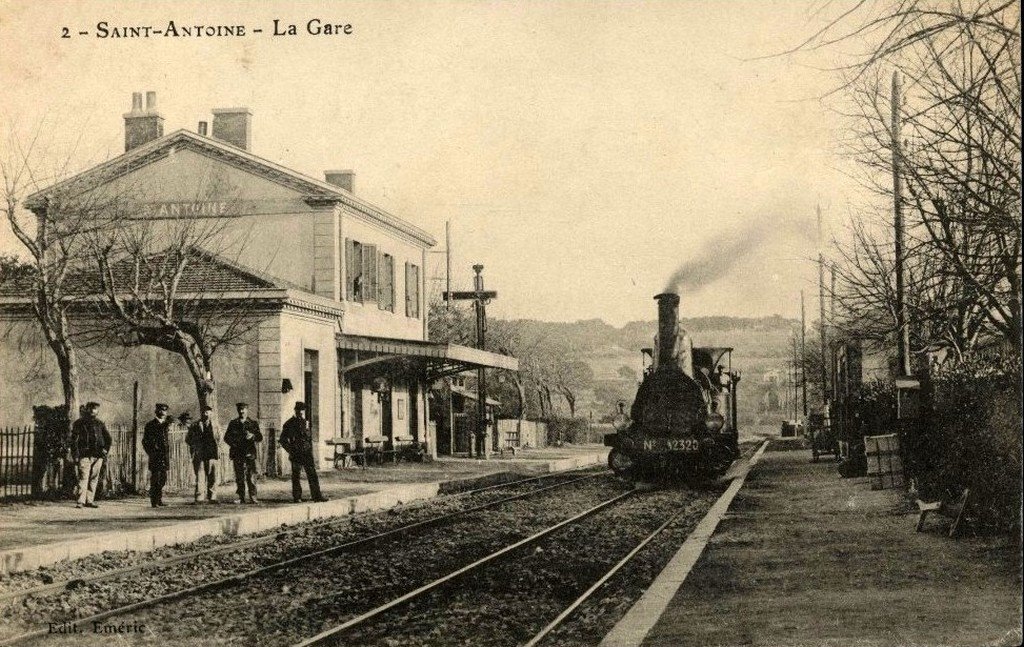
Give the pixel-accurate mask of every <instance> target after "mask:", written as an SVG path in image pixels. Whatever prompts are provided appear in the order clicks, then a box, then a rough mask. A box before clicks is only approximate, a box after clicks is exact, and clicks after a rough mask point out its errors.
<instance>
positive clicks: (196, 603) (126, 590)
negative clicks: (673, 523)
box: [0, 477, 629, 645]
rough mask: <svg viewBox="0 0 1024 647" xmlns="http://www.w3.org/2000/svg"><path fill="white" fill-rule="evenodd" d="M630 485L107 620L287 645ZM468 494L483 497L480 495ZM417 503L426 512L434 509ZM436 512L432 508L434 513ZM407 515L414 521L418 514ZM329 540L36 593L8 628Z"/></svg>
mask: <svg viewBox="0 0 1024 647" xmlns="http://www.w3.org/2000/svg"><path fill="white" fill-rule="evenodd" d="M628 488H629V486H628V485H627V484H625V483H623V482H621V481H619V480H617V479H614V478H611V477H599V478H596V479H591V480H588V481H584V482H582V483H580V484H576V485H571V486H567V487H566V488H564V489H559V490H555V491H552V492H547V493H541V494H538V495H537V496H536V497H532V498H530V499H527V500H523V501H515V502H509V503H505V504H501V505H500V506H498V507H497V508H495V509H493V510H486V511H479V512H474V513H469V514H467V515H465V516H464V517H459V518H457V519H453V520H451V521H447V522H444V523H442V524H439V525H437V526H431V527H427V528H422V529H417V530H416V531H415V532H414V533H413V534H411V535H405V536H401V537H397V538H385V539H381V540H380V541H378V542H375V543H374V544H373V545H371V546H363V547H360V548H357V549H354V550H353V551H352V552H346V553H345V554H343V555H338V556H334V557H324V558H315V559H312V560H309V561H307V562H303V563H301V564H298V565H294V566H292V567H290V569H289V570H288V571H281V572H272V573H269V574H265V575H262V576H259V577H255V578H253V579H251V580H247V581H245V582H244V583H242V584H239V585H236V586H232V587H230V588H227V589H224V590H220V591H212V592H206V593H202V594H199V595H196V596H193V597H190V598H188V599H185V600H180V601H175V602H172V603H168V604H165V605H162V606H160V607H158V608H152V609H144V610H139V611H137V612H134V613H132V614H130V615H129V616H127V617H123V618H117V619H114V620H111V621H109V623H108V624H111V625H114V626H116V625H117V624H118V621H121V622H122V623H124V625H128V626H139V625H141V626H143V627H145V629H144V630H142V631H141V632H139V633H135V634H134V635H131V637H130V640H129V642H130V643H131V644H159V645H162V644H168V643H170V642H172V641H182V642H185V643H187V644H195V643H196V642H201V643H203V644H239V645H250V644H254V643H257V642H258V643H259V644H287V643H290V642H293V641H294V640H296V639H298V638H301V637H304V636H309V635H313V634H315V633H318V632H319V631H321V630H323V629H324V628H327V627H329V626H332V625H334V624H337V623H338V622H341V621H343V620H344V619H345V618H347V617H351V616H353V615H356V614H358V613H360V612H362V611H364V610H366V609H369V608H372V607H374V606H377V605H379V604H382V603H384V602H386V601H387V600H390V599H392V598H394V597H397V596H398V595H401V594H402V593H404V592H406V591H408V590H411V589H413V588H416V587H417V586H419V585H421V584H423V583H425V582H427V581H429V580H431V579H433V578H434V577H436V576H437V575H438V574H443V573H447V572H450V571H452V570H455V569H457V568H459V567H460V566H463V565H465V564H466V563H469V562H470V561H473V560H475V559H478V558H479V557H482V556H484V555H486V554H488V553H490V552H492V551H493V550H496V549H498V548H500V547H502V546H505V545H507V544H509V543H513V542H515V541H517V540H519V539H521V538H523V537H525V536H528V535H529V534H532V533H533V532H536V531H538V530H540V529H542V528H544V527H546V526H548V525H551V524H552V523H555V522H557V521H559V520H561V519H564V518H567V517H569V516H572V515H573V514H576V513H578V512H580V511H582V510H584V509H586V508H588V507H591V506H593V505H595V504H596V503H597V502H599V501H601V500H604V499H607V498H610V497H611V496H613V495H614V494H616V493H621V492H623V491H626V490H627V489H628ZM503 494H504V492H503ZM470 499H471V500H472V501H473V502H474V503H475V502H476V497H471V498H470ZM418 512H420V513H422V514H423V516H424V517H425V516H428V515H427V514H426V510H423V509H420V510H418ZM436 513H437V511H436V510H434V511H433V514H436ZM387 516H388V515H375V516H374V517H369V518H366V519H352V520H351V528H352V529H355V530H357V531H358V532H357V534H358V535H360V536H367V535H370V534H373V531H379V529H377V528H374V530H373V531H370V528H371V527H373V526H377V525H380V524H383V525H388V524H389V522H390V524H391V525H392V526H394V525H396V524H394V522H393V521H390V520H388V519H387V518H386V517H387ZM430 516H432V515H430ZM382 517H383V518H382ZM403 521H404V522H405V523H408V522H409V521H410V519H404V520H403ZM327 540H330V543H332V544H333V543H339V541H343V540H344V537H341V536H339V535H338V534H333V535H328V536H327V537H324V536H322V534H321V533H317V532H315V530H314V529H310V532H308V533H302V532H299V533H290V534H286V535H284V536H283V537H282V538H281V539H280V540H279V541H276V542H273V543H271V544H267V545H264V546H260V547H253V548H249V549H242V550H240V551H238V553H231V554H219V555H217V556H215V559H203V558H199V559H196V560H190V561H189V562H186V563H183V564H179V565H176V566H173V567H169V568H167V569H161V570H159V571H153V572H149V571H147V572H146V573H145V576H144V577H141V576H138V575H137V576H136V577H134V578H118V579H117V580H110V581H100V582H90V583H85V584H82V585H81V586H77V587H74V588H71V589H69V590H65V591H63V592H62V593H61V594H60V595H54V596H48V597H45V598H29V599H27V600H24V601H23V602H21V603H20V604H19V605H16V606H14V605H11V606H8V608H7V609H4V612H3V614H0V620H3V621H4V622H3V623H2V624H4V625H6V626H7V627H9V628H11V629H9V630H6V633H7V635H10V634H12V633H17V632H18V631H17V630H18V629H21V630H24V629H25V628H26V623H33V624H34V625H35V626H38V625H39V623H46V622H52V621H54V620H55V619H58V618H64V617H70V616H74V617H83V616H87V615H91V614H93V613H96V612H98V611H100V610H103V609H107V608H112V607H114V606H121V605H124V604H128V603H132V602H135V601H138V600H141V599H147V598H152V597H156V596H157V595H161V594H163V593H165V592H167V591H171V590H178V589H181V588H185V587H188V586H194V585H196V584H199V583H202V582H204V581H210V580H212V579H216V578H218V577H223V576H226V575H230V574H234V573H238V572H242V571H245V570H249V569H251V568H253V567H256V566H259V565H260V564H262V563H266V562H269V561H276V560H277V559H280V558H281V557H282V556H289V555H291V554H295V553H304V552H310V550H312V549H315V548H317V547H321V546H322V544H325V543H328V541H327ZM317 542H319V544H317ZM311 543H312V544H313V545H311ZM264 551H266V552H264ZM268 553H272V555H271V554H268ZM19 625H20V627H19ZM101 629H102V628H101ZM79 630H80V632H82V633H81V634H80V635H78V636H76V637H75V644H85V645H88V644H105V643H107V642H108V641H109V640H110V636H109V635H107V634H104V633H102V632H101V633H93V632H92V628H91V627H84V626H83V627H80V628H79ZM129 633H133V632H132V631H129ZM119 635H121V636H122V637H124V635H123V634H119ZM65 642H66V641H65V640H63V637H61V636H55V635H50V636H45V637H43V638H41V639H39V640H38V641H37V644H44V643H45V644H65Z"/></svg>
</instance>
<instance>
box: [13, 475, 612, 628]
mask: <svg viewBox="0 0 1024 647" xmlns="http://www.w3.org/2000/svg"><path fill="white" fill-rule="evenodd" d="M602 475H603V472H598V473H595V474H589V475H586V476H581V477H579V478H575V479H571V480H568V481H563V482H561V483H556V484H554V485H548V486H546V487H542V488H540V489H538V490H531V491H529V492H525V493H523V494H517V495H515V496H510V497H505V498H502V499H498V500H496V501H489V502H487V503H483V504H481V505H478V506H473V507H471V508H466V509H465V510H458V511H456V512H450V513H447V514H444V515H440V516H436V517H430V518H429V519H423V520H421V521H417V522H414V523H411V524H407V525H405V526H400V527H398V528H392V529H391V530H386V531H384V532H380V533H377V534H375V535H370V536H367V537H361V538H359V539H354V540H351V541H347V542H345V543H342V544H338V545H335V546H331V547H329V548H324V549H321V550H317V551H313V552H311V553H305V554H302V555H298V556H296V557H292V558H289V559H286V560H281V561H277V562H273V563H272V564H267V565H265V566H261V567H259V568H255V569H253V570H250V571H245V572H243V573H237V574H235V575H229V576H227V577H223V578H221V579H219V580H212V581H210V582H205V583H203V584H199V585H196V586H193V587H189V588H187V589H179V590H177V591H172V592H170V593H165V594H164V595H160V596H157V597H155V598H149V599H147V600H141V601H139V602H135V603H132V604H128V605H125V606H123V607H116V608H114V609H108V610H107V611H101V612H100V613H96V614H93V615H91V616H87V617H84V618H65V619H62V620H61V621H66V622H81V623H83V624H86V625H89V624H91V623H93V622H98V621H101V620H105V619H107V618H110V617H114V616H119V615H123V614H125V613H131V612H133V611H138V610H140V609H145V608H149V607H155V606H159V605H161V604H164V603H166V602H173V601H175V600H179V599H181V598H184V597H188V596H191V595H196V594H198V593H205V592H209V591H213V590H217V589H221V588H226V587H228V586H231V585H235V584H240V583H242V582H243V581H245V580H247V579H250V578H253V577H255V576H258V575H262V574H264V573H271V572H273V571H276V570H280V569H282V568H285V567H287V566H292V565H294V564H298V563H301V562H304V561H308V560H311V559H315V558H317V557H327V556H330V555H333V554H335V553H340V552H343V551H346V550H350V549H352V548H358V547H359V546H362V545H364V544H368V543H371V542H375V541H377V540H379V539H383V538H386V537H392V536H397V535H402V534H405V533H407V532H409V531H411V530H415V529H417V528H423V527H427V526H431V525H434V524H437V523H439V522H441V521H446V520H449V519H452V518H454V517H458V516H462V515H466V514H471V513H473V512H479V511H480V510H486V509H487V508H491V507H494V506H498V505H501V504H503V503H508V502H511V501H518V500H521V499H525V498H528V497H531V496H534V495H537V494H540V493H542V492H547V491H550V490H554V489H557V488H561V487H565V486H567V485H572V484H573V483H578V482H580V481H587V480H590V479H593V478H596V477H598V476H602ZM488 487H490V486H488ZM630 493H632V491H630V492H627V493H626V494H630ZM175 559H177V558H175ZM58 622H60V621H58ZM49 624H51V623H48V625H47V628H45V629H36V630H34V631H29V632H26V633H23V634H19V635H16V636H11V637H9V638H4V639H0V647H7V646H8V645H16V644H18V643H22V642H25V641H27V640H31V639H33V638H38V637H40V636H44V635H46V634H48V633H49Z"/></svg>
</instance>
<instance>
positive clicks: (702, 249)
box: [0, 0, 857, 325]
mask: <svg viewBox="0 0 1024 647" xmlns="http://www.w3.org/2000/svg"><path fill="white" fill-rule="evenodd" d="M823 4H824V5H826V6H828V5H829V4H830V3H822V2H805V1H802V0H774V1H771V0H749V1H740V0H735V1H733V0H703V1H699V2H698V1H685V0H677V1H672V2H568V1H554V2H540V1H539V0H538V1H529V2H514V3H513V2H443V1H436V2H401V1H399V2H388V3H384V2H330V3H328V2H323V3H302V2H259V3H257V2H226V1H216V2H174V3H170V2H167V3H160V2H123V1H113V0H111V1H106V2H88V1H85V2H74V3H71V2H47V3H40V2H25V1H21V0H14V1H12V0H3V1H2V2H0V82H2V84H3V87H4V88H5V91H4V93H2V94H3V96H0V121H2V123H4V124H14V128H16V129H22V130H24V129H30V128H31V127H33V126H34V125H35V124H39V123H43V124H45V133H46V135H47V136H48V137H52V139H53V141H54V142H56V144H55V145H54V148H53V150H69V149H72V148H73V149H74V150H75V154H74V159H75V165H76V166H75V167H76V168H80V169H84V168H87V167H88V166H89V165H90V164H92V163H96V162H99V161H102V160H104V159H108V158H110V157H112V156H116V155H118V154H120V153H122V152H123V120H122V114H123V113H125V112H127V111H128V110H129V109H130V107H131V94H132V92H139V91H142V92H145V91H156V92H157V101H158V106H159V110H160V112H161V113H162V114H163V116H164V118H165V132H172V131H174V130H177V129H178V128H188V129H192V130H195V129H196V127H197V123H198V122H199V121H201V120H206V121H209V120H210V115H211V110H212V109H214V108H221V107H234V106H246V107H248V108H249V109H250V110H251V111H252V113H253V152H254V153H256V154H257V155H260V156H262V157H265V158H267V159H270V160H272V161H274V162H277V163H280V164H283V165H285V166H288V167H290V168H293V169H296V170H298V171H301V172H303V173H306V174H309V175H313V176H316V177H322V173H323V170H324V169H353V170H355V173H356V178H355V192H356V193H357V194H358V195H360V196H361V197H363V198H365V199H367V200H369V201H371V202H373V203H375V204H377V205H379V206H381V207H383V208H385V209H387V210H389V211H391V212H392V213H395V214H396V215H399V216H401V217H403V218H405V219H406V220H408V221H410V222H412V223H414V224H416V225H418V226H420V227H422V228H424V229H426V230H428V231H430V232H431V233H433V234H434V236H435V237H436V238H437V239H438V240H439V241H441V242H440V244H439V245H438V248H437V251H439V252H441V251H443V250H444V232H445V222H446V221H448V222H450V228H451V233H452V245H451V253H452V266H453V277H452V281H453V284H454V285H455V287H468V286H469V285H470V284H471V276H472V270H471V266H472V265H473V264H474V263H482V264H483V265H484V267H485V269H484V276H485V281H486V287H487V288H488V289H493V290H497V292H498V298H497V299H495V300H494V301H493V302H492V304H491V305H490V306H489V310H488V313H489V314H493V315H495V316H498V317H510V318H520V317H521V318H536V319H543V320H551V321H559V320H562V321H573V320H577V319H592V318H600V319H604V320H605V321H607V322H609V323H612V324H615V325H621V324H622V323H625V322H627V321H631V320H638V319H651V318H653V317H654V315H655V304H654V301H653V300H652V299H651V297H653V296H654V295H655V294H657V293H659V292H660V291H662V290H663V289H664V288H665V287H666V285H667V284H668V283H669V282H670V279H671V278H672V275H673V273H674V272H675V271H676V270H677V269H678V268H680V267H683V268H684V271H688V268H691V267H693V266H694V264H697V265H701V264H702V259H709V262H711V261H713V262H714V265H715V266H714V268H713V271H706V272H701V273H700V275H699V276H700V277H705V278H706V280H705V278H696V279H695V278H693V275H692V274H691V280H685V279H684V280H682V281H677V283H678V284H679V285H681V286H683V294H682V309H683V314H684V315H685V316H703V315H737V316H763V315H772V314H781V315H784V316H789V317H798V316H799V312H800V290H805V291H806V293H807V297H808V299H809V302H812V301H811V300H812V299H814V298H815V295H816V290H817V287H816V279H817V271H816V268H815V267H814V265H813V263H812V262H811V260H810V259H812V258H814V257H815V256H816V254H817V247H816V242H815V239H816V235H815V224H814V223H815V207H816V205H818V204H820V205H822V207H823V214H824V221H825V224H826V228H833V227H835V226H837V223H838V222H839V221H840V220H841V218H842V213H844V212H845V211H846V209H847V208H848V207H847V205H848V204H850V203H851V202H852V201H855V200H856V194H857V187H856V185H855V184H854V183H853V182H852V181H851V180H849V179H848V176H847V174H846V173H844V167H845V165H846V162H845V161H844V160H843V159H842V158H841V157H840V156H839V154H838V152H837V148H838V147H837V144H836V141H837V139H838V137H839V132H840V130H841V128H842V123H841V121H840V120H839V118H838V117H837V116H836V114H835V113H834V112H832V111H830V110H829V109H828V108H827V107H826V106H825V105H823V103H822V102H821V101H819V100H818V99H817V97H820V96H821V95H823V94H824V93H826V92H827V91H828V90H829V89H830V88H831V87H833V84H834V83H835V78H834V77H833V76H831V75H830V74H828V73H823V72H821V71H819V70H816V69H815V68H813V67H811V66H810V65H813V64H816V63H820V64H821V65H824V64H827V61H814V60H808V58H807V57H806V56H805V57H802V58H801V59H799V60H797V59H794V58H791V57H772V58H767V59H757V57H763V56H765V55H770V54H774V53H777V52H781V51H783V50H785V49H787V48H789V47H791V46H793V45H795V44H797V43H799V42H800V41H802V40H803V39H804V38H805V37H806V36H807V35H809V34H810V33H811V32H812V31H813V30H814V29H815V28H816V27H817V26H818V25H820V21H821V20H822V16H821V14H820V13H818V12H817V11H816V10H817V9H819V8H820V7H821V6H822V5H823ZM275 19H277V20H278V21H279V22H278V24H279V25H281V26H282V27H281V28H280V29H281V30H284V29H285V28H286V26H287V25H289V24H294V25H295V26H296V31H297V32H298V33H297V35H295V36H274V35H272V32H273V27H274V20H275ZM313 19H318V20H320V21H322V23H327V24H350V25H351V26H352V29H351V31H352V33H351V34H349V35H344V34H342V35H312V34H309V33H308V32H307V23H308V22H309V21H310V20H313ZM171 20H173V21H175V23H176V25H178V26H179V27H180V26H184V25H245V26H246V28H247V34H246V36H244V37H221V38H216V37H215V38H211V37H200V38H196V37H191V38H187V37H181V38H168V37H164V36H153V37H150V38H110V37H108V38H98V37H97V34H98V31H97V30H98V27H97V23H99V22H101V21H106V22H107V23H108V30H112V29H113V28H114V27H116V26H140V25H151V26H153V27H155V28H157V29H164V28H166V25H167V23H168V21H171ZM65 27H66V28H67V29H68V32H67V33H68V35H69V36H70V37H69V38H63V37H62V35H63V28H65ZM254 28H255V29H263V30H264V31H263V33H261V34H256V33H252V29H254ZM79 31H87V32H89V33H88V35H79V34H78V32H79ZM0 145H2V144H0ZM16 251H17V242H16V241H15V240H14V239H13V236H12V235H11V233H10V231H9V229H7V228H6V227H5V226H3V225H0V252H7V253H11V252H16ZM432 259H433V261H434V263H433V269H435V270H437V271H441V270H442V269H443V267H444V263H443V254H434V255H433V256H432ZM677 278H678V277H677ZM440 286H441V282H440V281H439V282H437V283H436V287H435V290H436V289H440Z"/></svg>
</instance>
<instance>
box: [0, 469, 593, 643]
mask: <svg viewBox="0 0 1024 647" xmlns="http://www.w3.org/2000/svg"><path fill="white" fill-rule="evenodd" d="M591 470H593V467H592V466H587V467H583V468H578V469H575V470H568V471H564V472H556V473H552V474H542V475H540V476H533V477H529V478H524V479H516V480H514V481H507V482H504V483H498V484H495V485H488V486H485V487H480V488H472V489H469V490H464V491H462V492H454V493H452V494H447V495H444V497H443V498H435V499H428V500H423V501H415V502H412V503H409V504H405V505H401V506H397V507H395V508H391V509H390V510H387V511H375V512H371V513H364V514H366V515H376V514H380V513H381V512H387V513H390V514H395V513H397V512H401V511H403V510H406V511H407V510H413V509H418V508H423V507H426V506H429V505H436V504H438V503H440V502H442V501H443V502H445V503H450V502H453V501H456V500H461V499H468V498H473V497H477V496H480V495H484V494H490V493H493V492H496V491H499V490H502V489H506V488H516V487H522V486H524V485H530V484H536V483H541V482H546V481H556V480H557V481H561V480H565V481H567V482H568V481H571V480H573V479H574V478H579V477H578V476H576V475H577V474H579V473H582V472H588V471H591ZM596 475H597V474H595V475H594V476H596ZM585 478H592V476H588V477H585ZM352 522H353V516H351V515H348V516H344V517H330V518H325V519H318V520H314V521H308V522H306V523H302V524H296V525H295V526H291V527H289V528H286V529H284V530H280V529H278V530H274V531H269V532H266V531H265V532H260V533H256V534H254V535H252V536H249V537H246V538H238V537H235V538H232V539H230V540H229V541H227V542H226V543H222V544H218V545H216V546H211V547H208V548H200V549H198V550H187V551H184V552H182V551H181V549H180V548H178V547H177V546H174V547H171V548H170V552H173V553H176V554H174V555H172V556H169V557H164V558H159V559H155V560H154V559H144V560H143V561H140V562H138V563H135V564H132V565H130V566H125V567H121V568H115V569H105V570H102V571H98V572H92V573H81V574H76V575H74V576H71V577H65V578H63V579H60V580H57V581H53V582H48V583H44V584H38V585H27V586H24V587H18V588H12V589H10V590H6V591H3V590H0V606H2V605H4V604H6V603H10V602H17V601H19V600H22V599H24V598H28V597H33V596H42V595H47V594H50V593H54V592H57V591H61V590H63V589H66V588H68V587H69V585H70V586H72V587H74V586H80V585H82V584H85V583H89V582H98V581H102V580H106V579H111V578H114V577H119V576H125V575H129V574H131V573H138V572H142V571H146V570H151V569H160V568H165V567H168V566H173V565H175V564H180V563H183V562H187V561H189V560H191V559H195V558H198V557H203V556H213V555H219V554H223V553H226V552H229V551H232V550H237V549H239V548H250V547H254V546H261V545H265V544H269V543H271V542H275V541H280V540H281V538H282V537H287V536H294V535H300V534H309V533H311V532H313V533H315V532H318V531H329V530H331V529H332V528H336V527H339V526H345V525H352ZM150 554H151V553H142V554H141V555H143V556H145V555H150ZM89 559H90V558H88V557H86V558H81V559H79V560H76V561H85V562H87V561H89ZM19 575H22V574H21V573H17V574H15V575H14V578H17V577H18V576H19ZM32 575H33V576H35V574H34V573H33V574H32ZM0 644H2V643H0Z"/></svg>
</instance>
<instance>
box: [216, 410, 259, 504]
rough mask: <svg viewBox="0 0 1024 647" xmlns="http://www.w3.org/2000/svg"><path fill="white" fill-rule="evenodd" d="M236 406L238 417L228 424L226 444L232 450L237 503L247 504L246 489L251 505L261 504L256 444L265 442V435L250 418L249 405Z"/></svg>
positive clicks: (230, 452) (229, 455)
mask: <svg viewBox="0 0 1024 647" xmlns="http://www.w3.org/2000/svg"><path fill="white" fill-rule="evenodd" d="M235 406H236V408H237V409H238V417H237V418H235V419H234V420H232V421H231V422H229V423H228V430H227V432H226V433H225V434H224V442H226V443H227V444H228V447H230V448H231V450H230V451H229V452H228V457H229V458H230V459H231V463H232V465H233V466H234V468H235V485H236V487H237V489H238V501H236V503H245V501H246V489H248V492H249V494H248V500H249V503H259V501H258V500H257V499H256V443H260V442H263V434H261V433H260V425H259V423H258V422H256V421H255V420H253V419H252V418H250V417H249V405H248V404H247V403H245V402H239V403H238V404H237V405H235Z"/></svg>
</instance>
